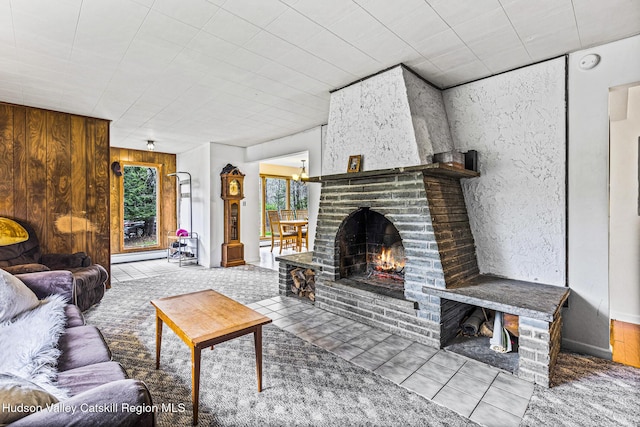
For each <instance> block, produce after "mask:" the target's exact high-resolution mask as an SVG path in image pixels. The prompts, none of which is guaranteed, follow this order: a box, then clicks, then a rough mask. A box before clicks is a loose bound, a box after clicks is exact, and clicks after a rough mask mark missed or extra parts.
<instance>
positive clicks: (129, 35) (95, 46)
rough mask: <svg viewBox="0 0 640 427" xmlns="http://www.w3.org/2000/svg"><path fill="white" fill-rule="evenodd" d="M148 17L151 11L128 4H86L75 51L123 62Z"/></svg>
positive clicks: (122, 0) (123, 1) (120, 0)
mask: <svg viewBox="0 0 640 427" xmlns="http://www.w3.org/2000/svg"><path fill="white" fill-rule="evenodd" d="M148 13H149V9H148V8H146V7H144V6H142V5H140V4H138V3H134V2H131V1H126V0H114V1H109V2H108V3H106V2H101V1H88V2H84V3H83V5H82V11H81V13H80V19H79V21H78V27H77V30H76V38H75V41H74V49H75V48H78V49H82V50H84V51H94V52H99V54H100V56H102V57H105V58H109V59H110V60H115V61H119V60H120V59H121V58H122V56H123V55H124V54H125V52H126V51H127V48H128V47H129V43H131V40H133V38H134V36H135V35H136V33H137V32H138V30H139V29H140V27H141V25H142V23H143V22H144V19H145V17H146V16H147V14H148Z"/></svg>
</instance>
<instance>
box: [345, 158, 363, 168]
mask: <svg viewBox="0 0 640 427" xmlns="http://www.w3.org/2000/svg"><path fill="white" fill-rule="evenodd" d="M361 161H362V155H361V154H359V155H357V156H349V164H348V165H347V172H360V162H361Z"/></svg>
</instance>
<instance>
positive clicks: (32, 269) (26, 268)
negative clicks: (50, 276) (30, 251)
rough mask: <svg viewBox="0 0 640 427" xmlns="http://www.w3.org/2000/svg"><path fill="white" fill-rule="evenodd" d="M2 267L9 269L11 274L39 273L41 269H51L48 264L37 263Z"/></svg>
mask: <svg viewBox="0 0 640 427" xmlns="http://www.w3.org/2000/svg"><path fill="white" fill-rule="evenodd" d="M2 269H3V270H5V271H8V272H9V273H11V274H25V273H38V272H40V271H50V270H51V269H50V268H49V267H47V266H46V265H42V264H36V263H31V264H18V265H11V266H9V267H2Z"/></svg>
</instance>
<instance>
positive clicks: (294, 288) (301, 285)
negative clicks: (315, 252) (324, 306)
mask: <svg viewBox="0 0 640 427" xmlns="http://www.w3.org/2000/svg"><path fill="white" fill-rule="evenodd" d="M291 278H292V279H293V283H292V284H291V292H293V293H294V294H296V295H298V296H299V297H302V298H309V299H310V300H311V301H315V300H316V273H315V272H314V271H313V270H312V269H310V268H307V269H304V268H295V269H293V270H291Z"/></svg>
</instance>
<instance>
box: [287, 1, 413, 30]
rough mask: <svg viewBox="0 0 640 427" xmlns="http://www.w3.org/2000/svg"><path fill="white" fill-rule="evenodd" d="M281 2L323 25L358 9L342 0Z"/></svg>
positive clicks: (325, 25)
mask: <svg viewBox="0 0 640 427" xmlns="http://www.w3.org/2000/svg"><path fill="white" fill-rule="evenodd" d="M420 1H422V0H420ZM283 3H286V4H287V5H289V6H290V7H292V8H293V9H295V10H297V11H298V12H300V13H301V14H303V15H305V16H306V17H307V18H309V19H311V20H312V21H314V22H317V23H318V24H320V25H322V26H324V27H328V26H330V25H331V24H332V23H333V22H335V21H337V20H339V19H341V18H342V17H343V16H344V15H346V14H348V13H350V12H352V11H353V10H355V9H360V8H359V7H358V5H356V4H355V3H353V2H351V1H344V0H323V1H318V0H297V1H284V0H283Z"/></svg>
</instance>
